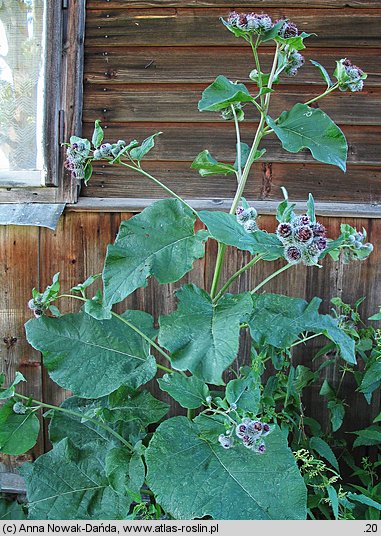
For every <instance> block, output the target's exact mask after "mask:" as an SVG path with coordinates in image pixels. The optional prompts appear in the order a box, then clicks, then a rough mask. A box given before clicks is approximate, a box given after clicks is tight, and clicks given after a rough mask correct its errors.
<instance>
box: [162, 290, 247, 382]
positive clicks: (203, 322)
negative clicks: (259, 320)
mask: <svg viewBox="0 0 381 536" xmlns="http://www.w3.org/2000/svg"><path fill="white" fill-rule="evenodd" d="M177 298H178V300H179V305H178V308H177V311H175V312H174V313H172V314H170V315H168V316H161V317H160V319H159V323H160V331H159V342H160V344H161V345H162V346H163V347H165V348H167V349H168V350H169V351H170V352H171V362H172V365H173V367H174V368H176V369H177V370H190V371H191V372H192V373H193V374H195V376H198V377H199V378H200V379H202V380H204V381H205V382H207V383H213V384H215V385H221V384H222V383H223V381H222V378H221V375H222V373H223V371H224V370H225V369H226V368H227V367H228V366H229V365H230V364H231V363H232V362H233V361H234V359H235V358H236V356H237V352H238V341H239V330H240V326H239V325H240V321H241V319H242V318H243V317H245V315H247V314H250V311H251V308H252V302H251V298H250V294H239V295H237V296H233V295H230V294H228V295H225V296H223V297H222V298H221V299H220V300H219V302H218V303H217V304H216V305H213V303H212V299H211V298H210V296H209V294H207V293H206V292H205V291H204V290H202V289H200V288H198V287H196V285H184V286H183V287H182V288H181V289H180V290H179V291H178V292H177Z"/></svg>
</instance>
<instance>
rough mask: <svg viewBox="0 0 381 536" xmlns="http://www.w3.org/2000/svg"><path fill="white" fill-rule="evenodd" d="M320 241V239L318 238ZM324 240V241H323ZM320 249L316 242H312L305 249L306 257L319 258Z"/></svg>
mask: <svg viewBox="0 0 381 536" xmlns="http://www.w3.org/2000/svg"><path fill="white" fill-rule="evenodd" d="M319 240H320V238H319ZM324 240H325V239H324ZM321 251H322V250H321V249H320V248H319V246H318V245H317V243H316V241H315V242H312V244H310V245H309V246H307V248H306V253H307V255H310V256H312V257H316V256H319V255H320V253H321Z"/></svg>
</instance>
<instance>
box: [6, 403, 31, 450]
mask: <svg viewBox="0 0 381 536" xmlns="http://www.w3.org/2000/svg"><path fill="white" fill-rule="evenodd" d="M15 402H16V401H15V399H11V400H8V401H7V402H6V403H5V404H4V405H3V406H1V407H0V452H2V453H4V454H11V455H12V456H18V455H19V454H24V452H27V451H28V450H29V449H31V448H32V447H34V445H35V444H36V441H37V437H38V433H39V431H40V422H39V420H38V418H37V417H36V415H35V414H34V412H33V411H31V410H30V409H26V408H25V413H24V414H19V413H15V412H14V411H13V406H14V404H15Z"/></svg>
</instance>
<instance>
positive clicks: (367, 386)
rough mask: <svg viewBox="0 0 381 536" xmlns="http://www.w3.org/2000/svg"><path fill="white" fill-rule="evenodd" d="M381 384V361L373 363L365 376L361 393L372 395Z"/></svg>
mask: <svg viewBox="0 0 381 536" xmlns="http://www.w3.org/2000/svg"><path fill="white" fill-rule="evenodd" d="M380 384H381V361H375V362H374V363H372V364H371V365H370V366H369V368H368V369H367V371H366V372H365V374H364V377H363V379H362V382H361V385H360V387H359V391H361V392H362V393H372V392H373V391H374V390H375V389H377V388H378V387H379V386H380Z"/></svg>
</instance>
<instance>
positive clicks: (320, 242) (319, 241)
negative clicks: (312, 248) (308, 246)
mask: <svg viewBox="0 0 381 536" xmlns="http://www.w3.org/2000/svg"><path fill="white" fill-rule="evenodd" d="M314 244H315V245H316V246H317V247H318V248H319V251H324V250H325V249H326V247H327V244H328V241H327V239H326V238H325V236H320V237H319V238H317V239H316V240H315V241H314Z"/></svg>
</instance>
